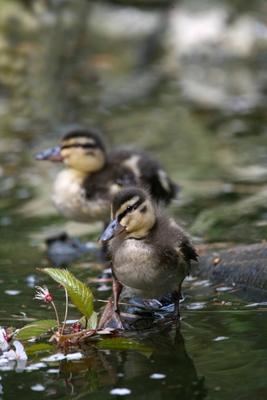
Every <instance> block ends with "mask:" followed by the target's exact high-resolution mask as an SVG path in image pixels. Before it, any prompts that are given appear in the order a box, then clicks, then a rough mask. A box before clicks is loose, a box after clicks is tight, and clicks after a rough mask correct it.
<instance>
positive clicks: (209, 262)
mask: <svg viewBox="0 0 267 400" xmlns="http://www.w3.org/2000/svg"><path fill="white" fill-rule="evenodd" d="M194 274H196V275H197V276H199V277H201V278H205V279H209V280H211V281H212V282H214V283H216V284H217V283H226V284H229V285H231V286H234V287H235V288H237V289H238V288H241V289H243V291H244V290H246V291H247V292H248V294H249V291H251V292H254V294H257V295H262V296H263V297H265V298H266V297H267V242H264V243H259V244H252V245H242V246H235V247H233V248H231V249H228V250H220V251H213V250H208V251H207V252H205V254H203V255H202V256H201V257H200V261H199V265H198V266H197V267H196V269H195V271H194Z"/></svg>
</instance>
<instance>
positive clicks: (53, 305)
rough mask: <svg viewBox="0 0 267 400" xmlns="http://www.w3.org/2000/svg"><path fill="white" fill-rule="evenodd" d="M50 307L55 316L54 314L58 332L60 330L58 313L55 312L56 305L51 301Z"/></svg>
mask: <svg viewBox="0 0 267 400" xmlns="http://www.w3.org/2000/svg"><path fill="white" fill-rule="evenodd" d="M51 304H52V307H53V308H54V311H55V314H56V320H57V327H58V330H60V322H59V317H58V312H57V308H56V305H55V303H54V302H53V301H51Z"/></svg>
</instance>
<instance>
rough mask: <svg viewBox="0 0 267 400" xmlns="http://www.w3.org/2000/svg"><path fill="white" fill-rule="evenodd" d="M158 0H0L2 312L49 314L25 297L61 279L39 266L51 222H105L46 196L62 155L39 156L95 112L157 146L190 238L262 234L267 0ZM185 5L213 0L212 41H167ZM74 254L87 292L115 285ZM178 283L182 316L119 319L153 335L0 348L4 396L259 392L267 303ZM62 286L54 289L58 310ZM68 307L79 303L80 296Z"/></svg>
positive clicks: (57, 227) (77, 232) (112, 133)
mask: <svg viewBox="0 0 267 400" xmlns="http://www.w3.org/2000/svg"><path fill="white" fill-rule="evenodd" d="M114 3H123V2H114ZM128 3H131V2H130V1H129V2H128ZM133 3H134V2H133ZM141 3H146V2H145V1H143V2H141ZM153 3H155V4H154V5H153V6H151V7H150V8H148V7H145V8H140V9H129V8H127V7H126V8H125V7H124V6H122V5H121V4H119V5H118V4H116V5H115V4H105V3H104V4H102V3H101V4H100V3H98V2H87V1H83V0H81V1H80V2H74V1H73V2H71V1H51V2H42V1H36V2H31V1H21V2H19V1H18V2H16V1H7V0H2V1H1V4H0V49H1V53H0V127H1V129H0V161H1V165H0V181H1V184H0V235H1V236H0V237H1V240H0V301H1V309H0V320H1V325H2V326H13V327H16V328H19V327H21V326H23V325H24V324H25V323H27V322H30V321H34V320H35V319H49V318H51V311H50V310H48V308H47V306H40V304H38V303H37V302H36V301H34V300H33V296H34V286H35V285H37V284H44V283H46V284H48V285H49V287H51V290H52V291H53V290H54V291H55V290H56V289H57V287H56V285H55V284H53V283H51V281H50V280H49V279H48V278H45V277H44V276H43V275H42V274H41V273H40V272H38V271H37V269H36V268H37V267H43V266H47V265H50V264H49V261H48V260H47V258H46V256H45V250H44V240H45V238H46V237H48V236H49V235H51V234H54V233H55V232H60V231H68V233H70V234H71V235H74V236H77V237H80V238H81V240H83V241H86V240H96V238H97V237H98V235H99V232H100V230H101V226H100V225H98V224H95V225H93V226H87V225H83V224H75V223H72V222H69V221H66V220H64V219H63V218H61V217H60V216H59V215H58V214H57V213H56V212H55V210H54V208H53V206H52V204H51V200H50V195H51V186H52V182H53V179H54V177H55V174H56V173H57V171H58V167H57V166H54V165H49V164H42V163H39V164H38V163H37V162H36V161H35V160H34V154H35V153H36V152H37V151H39V150H40V149H42V148H46V147H47V146H49V145H54V144H55V143H56V142H57V140H58V139H59V137H60V134H61V132H62V130H63V129H64V127H65V126H66V125H68V124H75V123H80V124H84V125H94V126H99V127H100V128H101V129H102V130H103V131H104V134H105V136H106V139H107V141H108V142H109V143H110V144H112V145H125V144H127V145H129V144H130V145H132V146H133V147H137V148H142V149H146V150H149V151H150V152H151V153H152V154H154V155H155V156H156V157H157V158H158V159H160V161H161V162H162V164H163V165H164V166H165V168H166V170H167V171H168V172H169V173H170V174H171V176H172V177H173V179H175V180H176V181H177V182H179V183H180V185H181V187H182V190H181V196H180V199H179V201H178V203H177V204H174V205H172V206H171V209H170V212H171V213H172V214H173V215H174V216H175V217H176V218H177V219H178V220H179V221H180V222H181V223H182V224H183V225H184V226H185V227H186V229H187V230H188V231H189V232H190V233H191V234H192V236H193V239H194V241H195V243H196V244H198V245H202V244H210V245H211V246H213V245H214V243H216V244H220V245H223V246H230V245H234V244H237V243H244V244H250V243H255V242H260V241H262V240H264V239H266V234H267V202H266V190H267V157H266V143H267V125H266V119H267V113H266V88H267V86H266V85H267V75H266V70H267V69H266V60H267V46H266V30H267V27H266V25H264V15H265V22H266V5H264V2H261V1H255V2H253V5H249V4H247V5H246V6H245V7H244V5H243V4H240V2H238V1H236V2H233V4H231V3H230V2H225V3H223V2H219V3H220V4H219V3H217V2H212V3H213V5H212V7H211V4H210V3H209V4H208V3H207V2H204V1H203V2H197V3H196V2H194V1H190V2H189V1H185V2H183V4H182V5H180V6H179V7H182V8H179V7H178V5H177V9H176V8H175V7H174V8H173V9H171V11H170V9H166V8H165V7H161V2H160V1H158V2H153ZM207 4H208V8H207ZM183 7H184V8H183ZM209 7H210V9H212V13H210V14H209V13H208V11H207V10H208V9H209ZM249 7H250V8H249ZM185 10H186V12H185ZM192 13H193V14H194V15H197V18H199V20H201V18H203V15H204V14H205V15H206V17H207V15H208V17H207V18H209V19H208V20H207V21H208V23H209V24H210V25H209V26H213V27H214V28H213V31H212V32H213V33H212V35H213V37H215V38H217V40H218V43H219V45H218V46H217V47H216V46H214V44H212V46H206V43H205V42H204V43H201V44H200V45H199V46H197V47H195V48H194V47H190V46H191V45H192V42H194V40H196V38H195V37H193V36H190V37H191V42H190V43H191V44H190V43H189V42H186V43H185V42H182V41H180V42H179V46H178V48H176V47H175V43H176V41H178V39H179V38H180V37H178V39H177V40H176V41H175V40H173V38H175V30H173V29H172V27H173V25H172V24H173V23H174V22H173V21H175V18H176V19H178V20H179V21H180V24H181V26H183V27H184V28H183V29H188V31H185V32H187V34H189V33H188V32H192V26H191V25H190V24H192V21H193V23H194V21H196V20H194V19H193V20H192ZM203 13H204V14H203ZM264 13H265V14H264ZM129 14H130V15H131V18H134V21H135V24H133V26H131V24H129V23H127V21H128V20H127V18H128V16H129ZM185 15H186V16H187V17H186V18H185ZM225 18H226V19H227V21H228V22H227V23H226V22H225V21H226V20H225ZM131 20H132V19H131ZM125 21H126V22H125ZM203 21H204V20H202V23H201V24H200V26H201V27H203V26H204V25H205V24H204V22H203ZM214 21H215V22H214ZM244 21H245V22H246V21H250V22H246V23H247V25H246V23H245V22H244ZM182 24H184V25H182ZM203 24H204V25H203ZM242 24H243V25H242ZM194 26H196V25H194ZM254 26H256V27H257V29H256V32H257V34H256V36H253V35H254V34H255V31H254V30H253V29H254V28H253V29H252V27H254ZM218 27H220V29H219V28H218ZM237 27H238V29H239V30H238V29H237ZM248 27H249V28H248ZM215 28H216V29H215ZM230 28H231V29H232V30H231V29H230ZM234 28H235V29H234ZM242 29H246V30H244V31H242ZM226 31H227V32H226ZM233 32H234V36H231V35H230V34H232V35H233ZM240 32H241V37H244V36H242V34H243V35H245V32H246V34H247V35H250V36H246V38H247V41H246V43H248V42H249V41H248V39H250V42H249V43H250V44H251V46H250V47H248V48H246V49H244V47H242V46H241V47H240V46H239V45H236V47H235V48H234V47H233V43H234V41H233V40H232V39H231V38H233V37H234V38H236V37H238V34H240ZM248 32H249V33H248ZM200 33H201V34H200ZM205 34H206V33H205ZM220 34H221V35H224V42H223V43H224V47H223V50H222V49H221V48H220V46H221V43H222V40H221V37H220ZM201 35H203V32H202V31H199V34H198V36H199V40H200V38H201V37H203V36H201ZM216 35H217V36H216ZM204 36H205V35H204ZM186 37H189V36H186ZM226 38H228V41H227V40H226ZM179 40H180V39H179ZM214 40H215V39H214ZM241 42H242V43H243V41H242V40H241ZM235 43H236V42H235ZM215 44H216V41H215ZM183 46H185V48H186V50H187V52H184V53H181V49H182V48H183ZM205 46H206V47H205ZM196 48H197V49H198V50H197V51H196ZM233 48H234V49H235V50H233ZM241 48H242V51H241V50H240V53H238V54H237V49H241ZM218 49H219V50H218ZM220 51H221V53H220ZM234 52H236V53H234ZM242 52H243V53H242ZM233 54H234V56H233ZM69 268H70V270H71V271H72V272H73V273H74V274H75V275H76V276H77V277H79V278H80V279H82V280H83V281H85V282H87V283H88V284H89V285H90V286H91V288H92V289H93V291H94V294H95V297H96V299H106V298H107V297H108V296H109V294H110V290H106V291H99V290H98V289H99V287H98V285H97V284H93V283H91V282H90V279H91V278H92V277H96V276H98V275H99V273H100V271H101V265H100V264H99V261H98V260H97V259H96V258H95V257H94V256H90V257H88V256H84V257H82V258H81V259H80V260H78V261H75V262H73V263H72V265H71V266H70V267H69ZM184 294H185V301H184V302H183V303H182V306H181V314H182V321H181V329H180V330H179V329H175V328H174V327H173V326H171V325H168V324H167V325H166V326H165V325H163V326H162V327H157V329H156V328H153V329H151V330H145V331H137V332H131V333H127V334H126V336H127V337H128V339H131V340H133V341H138V342H139V343H141V344H144V345H145V347H144V348H147V350H144V349H143V350H142V349H139V350H134V349H129V348H128V349H127V348H126V349H124V350H123V349H119V350H116V349H113V350H112V349H99V348H98V347H97V346H96V345H95V344H92V345H88V346H84V347H83V348H82V349H81V350H82V352H83V354H84V357H83V358H82V359H80V360H76V361H70V360H66V359H65V360H62V361H56V362H43V361H41V360H42V358H44V357H47V356H48V355H49V354H50V353H51V354H52V353H53V352H56V351H57V350H56V349H55V348H53V349H51V348H50V349H46V350H45V349H44V351H43V352H40V353H37V354H36V353H35V354H29V359H28V361H27V364H26V365H24V366H23V365H22V366H21V365H18V364H17V363H16V362H14V363H11V364H9V365H8V366H6V365H5V366H3V365H1V364H0V399H1V398H3V399H14V398H15V396H19V397H20V398H21V399H24V398H25V399H26V398H27V399H35V398H36V399H37V398H40V397H41V398H51V399H57V398H62V399H63V398H75V399H76V398H77V399H85V398H89V397H92V398H94V399H107V398H112V397H116V396H117V397H123V396H125V397H127V398H136V399H142V398H146V399H152V398H153V399H162V398H166V399H178V398H181V399H204V398H205V399H224V400H226V399H229V398H233V399H237V398H238V399H251V398H255V399H257V400H260V399H266V397H267V384H266V367H267V362H266V360H267V351H266V337H267V328H266V307H264V305H254V306H252V307H248V306H249V305H250V303H249V301H250V302H253V303H256V302H257V299H249V300H248V299H244V298H239V297H237V296H236V295H235V292H234V291H233V290H228V291H224V290H219V291H218V290H216V287H214V286H212V285H211V284H210V283H209V282H205V281H199V280H197V279H192V280H190V279H189V280H188V281H187V282H186V283H185V287H184ZM61 299H62V293H61V292H60V293H59V294H58V296H56V301H57V302H58V303H59V309H60V310H61V305H60V304H61ZM100 305H102V303H100V302H96V307H97V308H99V307H100ZM61 311H62V310H61ZM69 318H71V319H75V318H79V315H78V313H77V312H76V311H75V309H73V308H70V313H69ZM39 362H41V363H42V364H41V365H39V366H38V364H37V363H39ZM35 364H37V366H36V369H35V370H33V369H34V367H32V368H29V367H30V366H32V365H35Z"/></svg>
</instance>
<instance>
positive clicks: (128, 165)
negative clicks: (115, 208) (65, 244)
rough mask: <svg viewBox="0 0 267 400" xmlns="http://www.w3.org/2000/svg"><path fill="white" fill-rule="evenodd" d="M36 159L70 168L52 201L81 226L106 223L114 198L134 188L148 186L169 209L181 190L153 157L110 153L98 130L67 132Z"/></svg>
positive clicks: (56, 186)
mask: <svg viewBox="0 0 267 400" xmlns="http://www.w3.org/2000/svg"><path fill="white" fill-rule="evenodd" d="M37 159H39V160H51V161H58V162H63V163H64V165H65V167H66V168H64V169H63V170H62V171H61V172H60V173H59V174H58V176H57V178H56V181H55V184H54V192H53V202H54V204H55V206H56V207H57V209H58V210H59V211H60V212H61V213H62V214H63V215H64V216H66V217H67V218H70V219H73V220H76V221H81V222H91V221H97V220H101V221H107V220H108V218H109V210H110V202H111V199H112V198H113V196H114V194H116V193H117V192H119V191H120V190H121V189H123V188H125V187H127V186H130V185H137V186H143V187H145V188H146V189H147V190H148V191H149V192H150V194H151V196H152V197H153V199H154V200H155V201H156V202H160V203H164V204H168V203H169V202H170V201H171V200H172V199H174V198H175V197H176V195H177V191H178V186H177V185H176V184H175V183H173V182H172V181H171V179H170V178H169V177H168V175H167V174H166V172H165V171H164V170H163V169H162V168H161V166H160V165H159V164H158V162H157V161H156V160H154V159H153V158H152V157H151V156H150V155H148V154H147V153H145V152H140V151H132V150H126V149H115V150H112V151H110V152H107V151H106V148H105V145H104V143H103V141H102V139H101V136H100V135H99V134H98V133H97V132H95V131H94V130H85V129H76V130H72V131H70V132H68V133H67V134H66V135H64V137H63V138H62V140H61V143H60V145H59V146H57V147H55V148H53V149H49V150H45V151H43V152H41V153H39V154H38V155H37Z"/></svg>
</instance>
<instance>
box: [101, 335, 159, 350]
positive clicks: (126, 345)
mask: <svg viewBox="0 0 267 400" xmlns="http://www.w3.org/2000/svg"><path fill="white" fill-rule="evenodd" d="M97 347H98V348H100V349H107V350H135V351H139V352H141V353H152V352H153V348H152V347H149V346H147V345H145V344H143V343H138V342H136V341H134V340H131V339H126V338H122V337H120V338H118V337H117V338H113V339H103V340H101V341H99V342H98V343H97Z"/></svg>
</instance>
